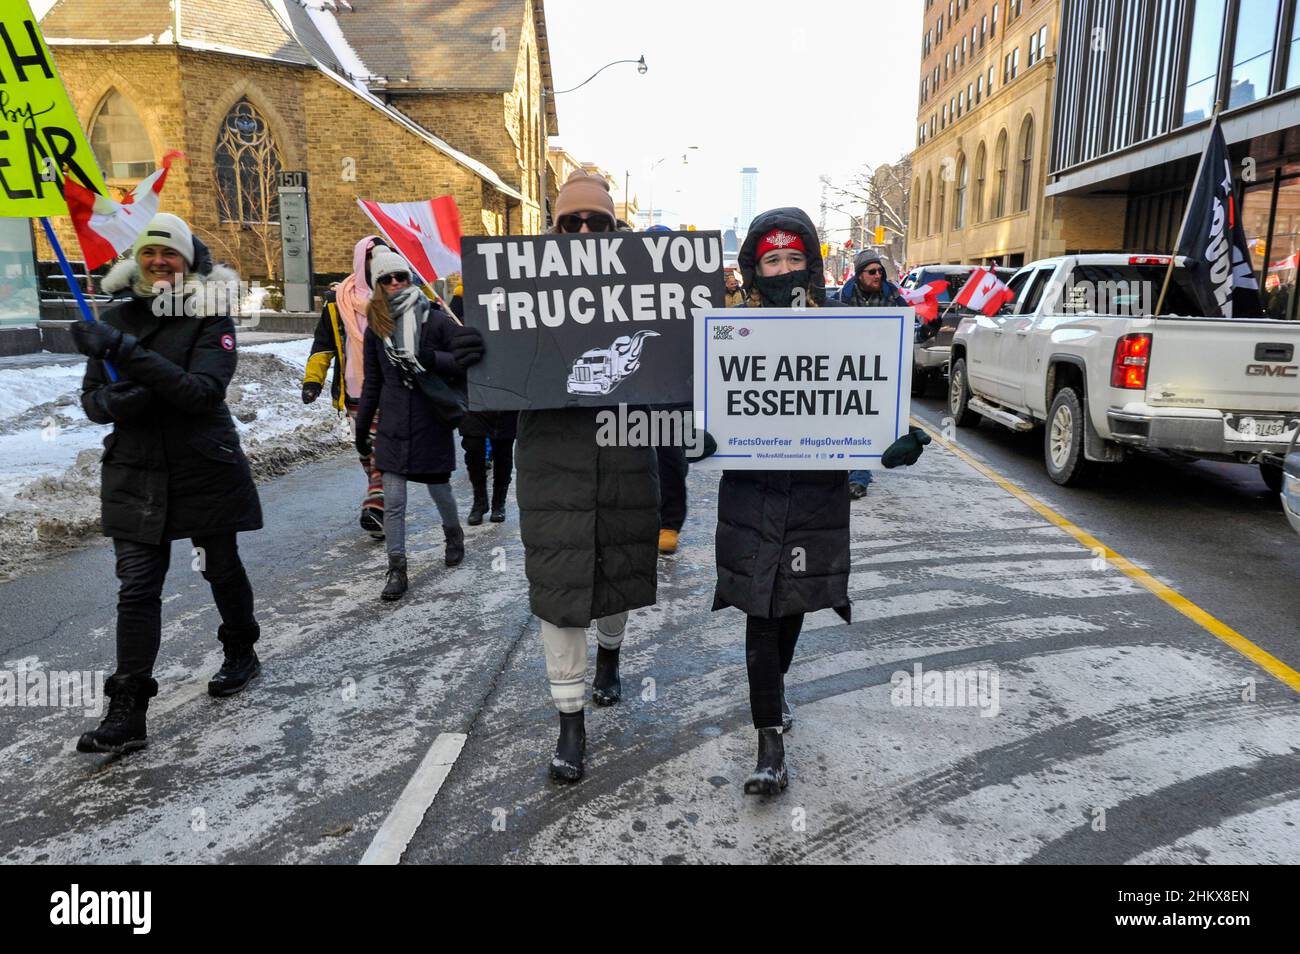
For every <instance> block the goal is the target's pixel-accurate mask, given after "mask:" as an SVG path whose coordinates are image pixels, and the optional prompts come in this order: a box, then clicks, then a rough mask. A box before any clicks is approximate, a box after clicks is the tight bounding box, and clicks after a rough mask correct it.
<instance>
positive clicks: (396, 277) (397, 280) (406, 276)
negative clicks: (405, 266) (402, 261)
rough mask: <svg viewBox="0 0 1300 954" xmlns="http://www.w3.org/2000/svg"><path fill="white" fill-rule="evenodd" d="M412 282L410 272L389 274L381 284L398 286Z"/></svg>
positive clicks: (382, 279) (380, 281)
mask: <svg viewBox="0 0 1300 954" xmlns="http://www.w3.org/2000/svg"><path fill="white" fill-rule="evenodd" d="M410 280H411V273H410V272H389V273H388V274H387V275H385V276H384V277H383V278H381V279H379V284H381V285H398V284H401V283H402V282H409V281H410Z"/></svg>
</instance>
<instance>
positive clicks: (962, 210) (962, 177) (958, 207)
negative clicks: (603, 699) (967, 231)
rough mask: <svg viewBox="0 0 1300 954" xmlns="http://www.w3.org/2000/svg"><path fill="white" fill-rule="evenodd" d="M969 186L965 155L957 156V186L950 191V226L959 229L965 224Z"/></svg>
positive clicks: (968, 171)
mask: <svg viewBox="0 0 1300 954" xmlns="http://www.w3.org/2000/svg"><path fill="white" fill-rule="evenodd" d="M969 186H970V169H968V168H967V167H966V157H965V156H964V155H963V156H958V157H957V187H956V188H955V189H954V190H953V193H952V227H953V228H954V229H959V228H961V227H962V226H963V225H965V224H966V192H967V189H968V188H969Z"/></svg>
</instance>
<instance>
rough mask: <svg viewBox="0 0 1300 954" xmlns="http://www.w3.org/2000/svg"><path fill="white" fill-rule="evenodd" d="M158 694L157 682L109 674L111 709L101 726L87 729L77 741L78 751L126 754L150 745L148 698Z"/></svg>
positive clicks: (107, 690) (106, 686)
mask: <svg viewBox="0 0 1300 954" xmlns="http://www.w3.org/2000/svg"><path fill="white" fill-rule="evenodd" d="M157 694H158V683H157V682H155V681H154V680H153V679H141V678H140V677H138V676H109V677H108V680H107V681H106V682H105V683H104V695H106V696H108V712H107V714H106V715H105V716H104V719H103V721H102V722H100V723H99V728H98V729H93V730H92V731H90V732H84V733H82V735H81V738H80V739H78V740H77V751H78V752H110V753H113V754H116V755H124V754H126V753H127V752H134V751H135V750H136V749H143V748H144V747H145V746H146V745H148V744H149V740H148V738H147V737H146V733H145V725H144V717H145V713H146V712H147V711H148V709H149V700H150V699H152V698H153V697H154V696H156V695H157Z"/></svg>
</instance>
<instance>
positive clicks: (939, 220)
mask: <svg viewBox="0 0 1300 954" xmlns="http://www.w3.org/2000/svg"><path fill="white" fill-rule="evenodd" d="M947 174H948V170H947V168H943V169H941V170H940V171H939V196H938V201H937V202H936V203H935V204H934V212H935V215H934V217H935V219H936V222H935V226H934V230H935V231H936V232H938V233H940V234H942V233H943V203H944V200H945V199H946V198H947V195H948V190H947V189H946V188H945V187H944V184H943V183H944V176H945V175H947Z"/></svg>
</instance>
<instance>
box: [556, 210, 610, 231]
mask: <svg viewBox="0 0 1300 954" xmlns="http://www.w3.org/2000/svg"><path fill="white" fill-rule="evenodd" d="M584 222H585V223H587V229H588V230H589V231H592V232H612V231H614V220H613V219H611V218H610V217H609V216H608V215H602V214H600V213H596V214H594V215H588V216H586V217H583V216H581V215H562V216H560V218H559V220H558V222H557V223H556V224H558V225H559V227H560V231H561V232H581V231H582V224H583V223H584Z"/></svg>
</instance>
